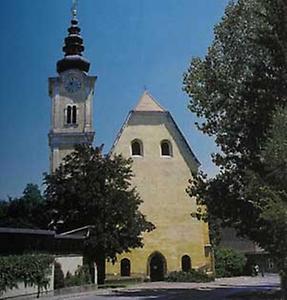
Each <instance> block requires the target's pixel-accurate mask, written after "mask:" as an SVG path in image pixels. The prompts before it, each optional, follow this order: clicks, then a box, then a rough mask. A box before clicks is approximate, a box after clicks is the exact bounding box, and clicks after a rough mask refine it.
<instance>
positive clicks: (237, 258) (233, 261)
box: [214, 248, 246, 277]
mask: <svg viewBox="0 0 287 300" xmlns="http://www.w3.org/2000/svg"><path fill="white" fill-rule="evenodd" d="M214 255H215V273H216V277H232V276H241V275H243V270H244V267H245V263H246V259H245V257H244V255H242V254H240V253H238V252H236V251H234V250H233V249H229V248H217V249H215V252H214Z"/></svg>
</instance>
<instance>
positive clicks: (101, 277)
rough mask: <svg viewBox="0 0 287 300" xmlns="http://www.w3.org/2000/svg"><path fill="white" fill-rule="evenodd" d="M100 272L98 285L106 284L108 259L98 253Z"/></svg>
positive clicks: (97, 260) (96, 259) (97, 259)
mask: <svg viewBox="0 0 287 300" xmlns="http://www.w3.org/2000/svg"><path fill="white" fill-rule="evenodd" d="M95 261H96V264H97V271H98V284H104V283H105V278H106V258H105V254H104V253H98V254H97V256H96V258H95Z"/></svg>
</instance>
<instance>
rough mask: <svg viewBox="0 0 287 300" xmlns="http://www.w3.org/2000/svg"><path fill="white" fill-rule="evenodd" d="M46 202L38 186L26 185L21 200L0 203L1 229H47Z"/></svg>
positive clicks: (15, 199)
mask: <svg viewBox="0 0 287 300" xmlns="http://www.w3.org/2000/svg"><path fill="white" fill-rule="evenodd" d="M44 210H45V201H44V198H43V197H42V195H41V191H40V190H39V187H38V185H37V184H33V183H29V184H27V185H26V187H25V189H24V191H23V195H22V197H20V198H14V199H12V198H9V199H8V201H0V227H14V228H46V227H47V224H48V223H47V219H46V218H45V213H44Z"/></svg>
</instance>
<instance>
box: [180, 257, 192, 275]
mask: <svg viewBox="0 0 287 300" xmlns="http://www.w3.org/2000/svg"><path fill="white" fill-rule="evenodd" d="M181 269H182V271H183V272H188V271H190V270H191V259H190V257H189V256H188V255H184V256H183V257H182V258H181Z"/></svg>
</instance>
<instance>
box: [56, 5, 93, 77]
mask: <svg viewBox="0 0 287 300" xmlns="http://www.w3.org/2000/svg"><path fill="white" fill-rule="evenodd" d="M78 24H79V21H78V19H77V9H76V1H74V3H73V9H72V20H71V26H70V27H69V29H68V32H69V34H68V36H67V37H66V38H65V44H64V47H63V51H64V53H65V57H64V58H63V59H61V60H59V61H58V62H57V72H58V73H61V72H64V71H66V70H69V69H78V70H81V71H84V72H88V71H89V68H90V62H89V61H88V60H87V59H85V58H84V57H83V56H82V52H83V51H84V50H85V47H84V45H83V38H82V37H81V34H80V32H81V29H80V27H79V26H78Z"/></svg>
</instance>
